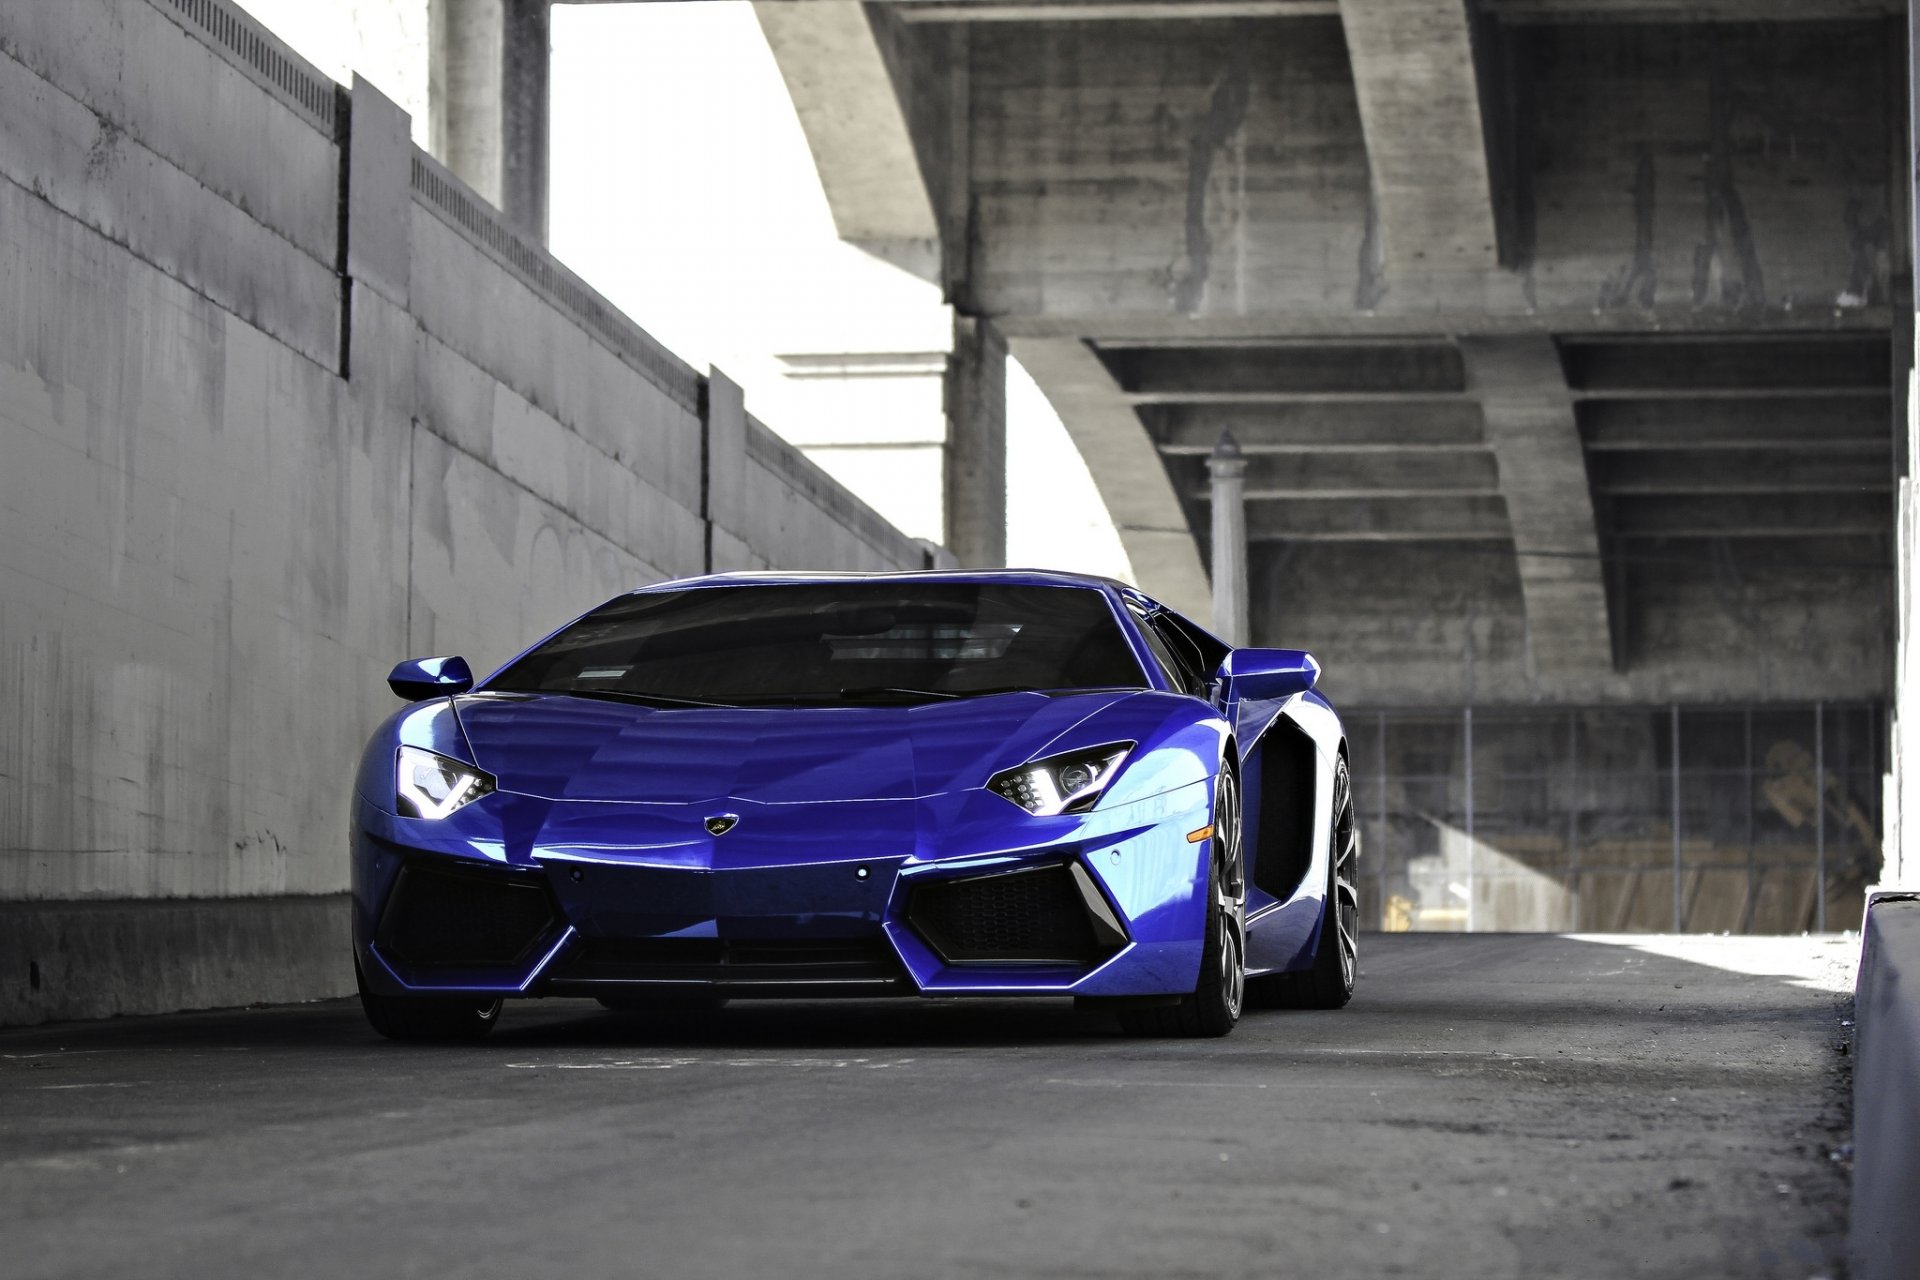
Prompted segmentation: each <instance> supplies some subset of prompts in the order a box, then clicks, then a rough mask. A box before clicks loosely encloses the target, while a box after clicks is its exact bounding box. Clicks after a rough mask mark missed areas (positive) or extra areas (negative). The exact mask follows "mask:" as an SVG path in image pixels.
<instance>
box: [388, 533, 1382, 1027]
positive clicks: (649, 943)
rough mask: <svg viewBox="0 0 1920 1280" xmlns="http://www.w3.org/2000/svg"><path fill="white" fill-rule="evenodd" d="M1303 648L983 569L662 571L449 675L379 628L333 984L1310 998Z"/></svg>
mask: <svg viewBox="0 0 1920 1280" xmlns="http://www.w3.org/2000/svg"><path fill="white" fill-rule="evenodd" d="M1318 674H1319V666H1318V664H1317V663H1315V661H1314V660H1313V658H1312V657H1311V656H1310V655H1309V654H1306V653H1304V652H1301V651H1299V650H1290V649H1252V648H1241V649H1235V648H1231V647H1230V646H1228V645H1226V644H1224V643H1222V642H1221V641H1220V640H1219V639H1217V638H1216V637H1214V636H1213V635H1211V634H1210V633H1208V632H1207V631H1205V630H1204V629H1202V628H1201V627H1198V626H1196V625H1194V623H1192V622H1191V621H1189V620H1188V619H1186V618H1184V617H1182V616H1180V615H1179V614H1177V613H1174V612H1173V611H1172V610H1170V609H1167V608H1165V607H1163V606H1161V605H1160V604H1158V603H1156V602H1155V601H1153V600H1151V599H1149V598H1148V597H1146V596H1144V595H1142V594H1141V593H1140V592H1138V591H1135V590H1133V589H1132V588H1130V587H1126V586H1123V585H1121V584H1119V583H1115V582H1109V581H1106V580H1104V579H1098V578H1087V577H1078V576H1073V575H1068V574H1059V573H1044V572H1037V571H1017V570H1002V571H991V572H987V571H982V572H939V573H901V574H776V573H762V574H722V575H717V576H711V577H704V578H693V579H687V580H685V581H679V582H668V583H663V584H661V585H659V586H654V587H647V588H645V589H643V590H639V591H633V592H630V593H628V594H626V595H623V596H620V597H618V598H617V599H614V600H611V601H609V602H607V603H606V604H604V605H601V606H600V607H599V608H597V609H594V610H593V611H592V612H591V613H588V614H586V615H585V616H584V617H581V618H579V619H577V620H575V621H573V622H571V623H568V624H567V625H566V626H564V627H562V628H561V629H560V630H559V631H557V632H555V633H554V634H553V635H551V636H549V637H547V638H546V639H545V640H542V641H541V642H540V643H538V644H536V645H534V646H533V647H532V648H531V649H528V650H527V651H526V652H525V653H522V654H521V655H520V656H519V657H517V658H515V659H513V660H512V661H511V662H509V663H507V664H506V665H505V666H504V667H502V668H501V669H500V670H499V671H496V672H495V673H494V674H493V675H491V676H489V677H488V678H487V679H485V680H483V681H479V682H478V683H476V682H475V681H474V679H473V675H472V673H471V672H470V671H469V670H468V667H467V664H466V662H465V661H463V660H462V659H460V658H424V659H418V660H414V661H410V662H403V663H401V664H400V665H399V666H398V667H396V668H395V669H394V671H393V674H392V676H391V677H389V680H388V683H389V684H390V685H391V686H392V687H393V690H394V692H396V693H397V694H399V695H400V696H401V697H402V698H405V699H408V701H409V703H410V705H409V706H407V707H405V708H403V709H402V710H401V711H399V712H398V713H396V714H395V715H394V716H393V717H392V718H391V719H390V720H388V721H387V722H386V723H385V724H383V725H382V726H381V727H380V729H379V730H378V731H377V732H376V733H375V734H374V735H373V740H372V741H371V742H370V743H369V744H368V745H367V750H366V754H365V756H364V758H363V759H362V761H361V765H360V772H359V777H358V781H357V784H356V788H355V790H356V794H355V796H354V804H353V834H352V846H353V899H354V942H353V946H354V963H355V968H356V969H357V971H358V974H359V979H360V997H361V1001H362V1003H363V1005H364V1007H365V1010H366V1014H367V1018H368V1020H369V1021H371V1022H372V1024H373V1026H374V1027H375V1029H377V1030H378V1031H380V1032H381V1033H383V1034H385V1035H388V1036H392V1037H396V1038H409V1039H412V1038H426V1039H460V1038H470V1037H474V1036H479V1035H483V1034H485V1033H486V1032H487V1031H488V1030H489V1029H491V1027H492V1026H493V1025H494V1023H495V1022H496V1021H498V1019H499V1016H500V1009H501V1006H502V1002H503V1000H504V999H506V998H509V997H517V996H588V997H592V998H594V999H597V1000H599V1001H600V1002H601V1003H602V1004H603V1005H606V1006H608V1007H609V1008H613V1009H621V1010H626V1009H648V1008H682V1009H685V1008H713V1007H717V1006H719V1005H721V1004H723V1003H725V1002H726V1001H727V1000H728V999H732V998H736V997H749V998H756V999H757V998H762V997H770V996H801V997H815V998H818V997H841V996H1018V995H1034V996H1073V997H1075V998H1076V999H1077V1000H1079V1001H1081V1002H1084V1003H1086V1004H1090V1005H1094V1006H1097V1007H1107V1008H1111V1009H1112V1010H1113V1011H1114V1012H1115V1013H1116V1014H1117V1015H1118V1016H1119V1019H1120V1022H1121V1024H1122V1026H1123V1027H1124V1028H1125V1029H1126V1030H1127V1031H1129V1032H1131V1033H1134V1034H1142V1035H1183V1036H1218V1035H1224V1034H1226V1033H1227V1032H1228V1031H1230V1030H1232V1029H1233V1026H1234V1024H1235V1022H1236V1021H1237V1020H1238V1019H1239V1017H1240V1011H1241V1007H1242V1005H1243V1003H1248V1002H1252V1003H1256V1004H1266V1005H1286V1006H1296V1007H1308V1008H1321V1009H1328V1008H1338V1007H1339V1006H1341V1005H1344V1004H1345V1003H1346V1002H1347V1000H1348V999H1349V997H1350V996H1351V995H1352V993H1353V983H1354V974H1355V965H1354V960H1355V953H1354V944H1355V934H1356V929H1357V924H1358V918H1359V904H1358V899H1357V896H1356V885H1357V883H1358V877H1357V875H1356V874H1355V865H1356V862H1357V860H1358V856H1359V844H1358V837H1357V834H1356V832H1355V828H1354V816H1353V796H1352V791H1353V789H1352V782H1351V778H1350V774H1349V772H1348V764H1347V746H1346V739H1345V736H1344V735H1343V733H1342V731H1341V727H1340V720H1339V717H1338V716H1336V715H1335V713H1334V710H1333V708H1332V706H1331V705H1329V704H1328V702H1327V701H1326V700H1325V699H1324V698H1322V697H1321V696H1320V695H1319V694H1317V693H1315V692H1314V691H1313V686H1314V682H1315V679H1316V677H1317V676H1318Z"/></svg>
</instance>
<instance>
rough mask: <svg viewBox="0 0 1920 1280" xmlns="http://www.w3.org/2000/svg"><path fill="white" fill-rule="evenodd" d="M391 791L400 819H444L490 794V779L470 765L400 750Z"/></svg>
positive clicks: (416, 749) (410, 749)
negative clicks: (392, 790) (396, 803)
mask: <svg viewBox="0 0 1920 1280" xmlns="http://www.w3.org/2000/svg"><path fill="white" fill-rule="evenodd" d="M393 789H394V796H395V798H396V800H397V801H398V805H397V807H398V808H399V810H400V814H401V816H402V817H406V818H444V817H446V816H447V815H448V814H450V813H452V812H454V811H455V810H456V809H463V808H465V807H466V806H467V805H470V804H472V803H473V802H474V801H475V800H478V799H479V798H480V797H481V796H484V795H486V794H487V793H488V792H489V791H492V790H493V779H492V778H490V777H488V776H487V775H486V774H484V773H482V772H481V771H480V770H478V769H476V768H474V767H473V766H472V765H470V764H461V763H460V762H459V761H458V760H449V759H447V758H446V757H445V756H443V755H437V754H435V753H434V752H431V751H426V750H423V749H422V748H420V747H402V748H400V753H399V756H398V764H397V770H396V776H395V777H394V780H393Z"/></svg>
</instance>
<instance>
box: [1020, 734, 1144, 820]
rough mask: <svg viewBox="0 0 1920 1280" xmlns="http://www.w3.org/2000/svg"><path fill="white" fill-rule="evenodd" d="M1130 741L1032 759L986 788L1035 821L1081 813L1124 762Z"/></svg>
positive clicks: (1129, 750) (1097, 797)
mask: <svg viewBox="0 0 1920 1280" xmlns="http://www.w3.org/2000/svg"><path fill="white" fill-rule="evenodd" d="M1132 750H1133V743H1131V742H1114V743H1109V744H1107V745H1106V746H1104V747H1094V748H1092V749H1090V750H1086V751H1075V752H1071V753H1069V754H1067V755H1058V756H1050V757H1049V758H1047V759H1045V760H1035V761H1032V762H1031V763H1028V764H1023V765H1021V766H1020V767H1019V768H1017V769H1008V770H1007V771H1006V772H1004V773H997V774H995V775H994V776H993V778H992V780H991V781H989V782H988V783H987V786H988V788H989V789H990V790H992V791H993V792H994V794H996V795H998V796H1000V797H1001V798H1002V799H1005V800H1011V801H1012V802H1013V803H1014V804H1017V805H1019V806H1020V807H1021V808H1022V809H1025V810H1026V811H1027V812H1028V813H1030V814H1032V815H1034V816H1035V817H1037V818H1047V817H1052V816H1054V815H1056V814H1062V813H1081V812H1084V811H1085V810H1088V809H1091V808H1093V806H1094V805H1095V804H1096V803H1097V802H1098V801H1099V799H1100V796H1101V795H1102V793H1104V792H1105V791H1106V789H1107V784H1108V783H1110V782H1112V781H1113V778H1114V775H1115V774H1117V773H1119V772H1120V766H1121V765H1123V764H1125V763H1126V760H1127V755H1128V753H1129V752H1131V751H1132Z"/></svg>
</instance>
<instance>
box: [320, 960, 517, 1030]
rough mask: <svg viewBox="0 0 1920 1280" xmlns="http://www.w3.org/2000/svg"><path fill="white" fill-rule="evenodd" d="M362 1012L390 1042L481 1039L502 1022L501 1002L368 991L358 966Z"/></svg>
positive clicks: (357, 975)
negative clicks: (385, 994) (393, 994)
mask: <svg viewBox="0 0 1920 1280" xmlns="http://www.w3.org/2000/svg"><path fill="white" fill-rule="evenodd" d="M353 976H354V978H355V980H356V981H357V983H358V985H359V987H360V1009H361V1011H362V1012H363V1013H365V1014H366V1015H367V1021H368V1022H369V1023H370V1024H372V1026H373V1029H374V1030H375V1031H378V1032H379V1033H380V1034H381V1035H383V1036H385V1037H386V1038H387V1039H389V1040H479V1039H482V1038H484V1037H485V1036H486V1034H487V1033H488V1032H489V1031H492V1030H493V1028H494V1027H495V1026H496V1025H497V1024H498V1023H499V1021H500V1008H501V1001H499V1000H497V999H496V1000H473V999H461V998H459V997H454V996H383V995H376V994H375V993H373V992H371V991H369V990H367V980H366V978H364V977H363V976H362V975H361V973H360V966H359V965H357V964H356V965H354V967H353Z"/></svg>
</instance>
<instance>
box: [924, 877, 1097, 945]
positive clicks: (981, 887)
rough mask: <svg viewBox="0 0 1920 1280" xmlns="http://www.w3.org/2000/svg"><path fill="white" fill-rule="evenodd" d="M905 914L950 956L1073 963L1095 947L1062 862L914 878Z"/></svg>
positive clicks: (1076, 892)
mask: <svg viewBox="0 0 1920 1280" xmlns="http://www.w3.org/2000/svg"><path fill="white" fill-rule="evenodd" d="M907 915H908V920H909V922H910V923H911V924H912V925H913V927H914V928H915V929H917V930H919V931H920V934H921V936H923V937H924V938H926V940H927V941H928V942H929V943H930V944H932V946H933V948H934V950H936V951H938V952H939V953H940V955H941V957H942V958H943V959H945V960H947V961H948V962H949V963H966V962H969V961H974V962H980V961H1000V962H1008V963H1012V962H1022V961H1024V962H1027V963H1041V964H1045V963H1053V964H1076V965H1077V964H1088V963H1091V962H1092V961H1093V960H1095V959H1097V958H1098V955H1099V952H1100V950H1101V948H1100V946H1099V943H1098V941H1097V940H1096V937H1095V934H1094V929H1093V924H1092V922H1091V921H1090V920H1089V919H1088V916H1087V909H1086V906H1085V904H1084V903H1083V902H1082V900H1081V897H1080V892H1079V890H1078V889H1077V888H1076V887H1075V885H1074V882H1073V877H1072V873H1071V872H1069V871H1068V869H1067V868H1066V867H1064V866H1058V867H1044V868H1041V869H1039V870H1036V871H1019V872H1012V873H1009V874H1005V875H995V876H978V877H974V878H971V879H966V880H944V881H938V882H935V883H932V884H924V885H920V886H918V887H916V888H915V889H914V891H913V899H912V901H911V903H910V904H909V906H908V911H907Z"/></svg>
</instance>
